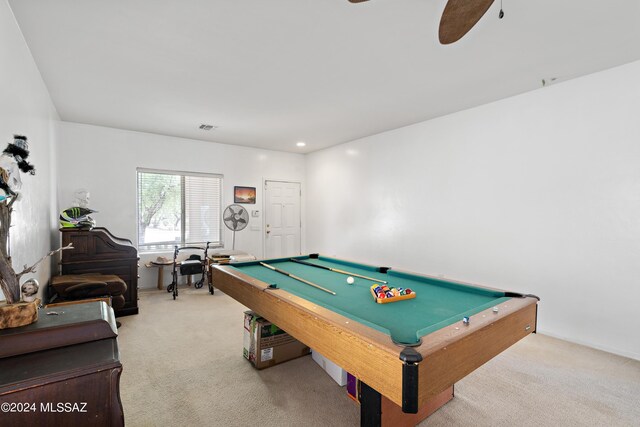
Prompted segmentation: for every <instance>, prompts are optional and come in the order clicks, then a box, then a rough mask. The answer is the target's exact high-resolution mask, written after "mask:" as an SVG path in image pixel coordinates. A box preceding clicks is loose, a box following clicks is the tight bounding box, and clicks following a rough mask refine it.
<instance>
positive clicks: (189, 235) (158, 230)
mask: <svg viewBox="0 0 640 427" xmlns="http://www.w3.org/2000/svg"><path fill="white" fill-rule="evenodd" d="M221 210H222V175H214V174H200V173H189V172H172V171H155V170H146V169H138V248H139V249H140V250H142V251H144V250H154V249H169V248H171V249H173V246H175V245H178V246H185V245H198V244H203V243H206V242H211V243H212V246H222V237H221V230H220V224H221V222H220V216H221Z"/></svg>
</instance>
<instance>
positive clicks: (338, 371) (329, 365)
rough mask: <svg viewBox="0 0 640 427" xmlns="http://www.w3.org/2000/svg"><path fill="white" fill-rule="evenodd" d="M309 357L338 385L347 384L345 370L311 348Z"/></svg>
mask: <svg viewBox="0 0 640 427" xmlns="http://www.w3.org/2000/svg"><path fill="white" fill-rule="evenodd" d="M311 357H312V358H313V360H315V362H316V363H317V364H318V365H320V366H321V367H322V369H324V371H325V372H326V373H327V374H329V376H330V377H331V378H333V380H334V381H335V382H337V383H338V385H339V386H340V387H342V386H344V385H346V384H347V371H345V370H344V369H342V368H341V367H340V366H338V365H336V364H335V363H333V362H332V361H331V360H329V359H327V358H326V357H324V356H323V355H321V354H320V353H318V352H317V351H315V350H311Z"/></svg>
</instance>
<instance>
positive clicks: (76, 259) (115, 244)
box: [60, 227, 140, 316]
mask: <svg viewBox="0 0 640 427" xmlns="http://www.w3.org/2000/svg"><path fill="white" fill-rule="evenodd" d="M60 232H61V233H62V246H66V245H68V244H69V243H73V247H74V248H75V249H72V250H67V251H62V260H61V261H60V264H61V267H62V268H61V273H62V274H83V273H101V274H115V275H117V276H119V277H120V278H121V279H122V280H124V281H125V283H126V284H127V291H126V292H125V293H124V298H125V305H124V307H122V308H120V309H118V310H116V316H126V315H129V314H138V260H139V259H140V258H139V257H138V250H137V249H136V247H135V246H134V245H133V243H132V242H131V240H128V239H122V238H119V237H115V236H114V235H113V234H111V233H110V232H109V230H107V229H106V228H103V227H95V228H92V229H78V228H62V229H60Z"/></svg>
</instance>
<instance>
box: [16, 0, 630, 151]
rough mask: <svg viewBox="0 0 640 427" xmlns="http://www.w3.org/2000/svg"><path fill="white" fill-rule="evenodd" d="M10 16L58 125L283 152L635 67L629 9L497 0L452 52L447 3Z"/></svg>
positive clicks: (25, 3)
mask: <svg viewBox="0 0 640 427" xmlns="http://www.w3.org/2000/svg"><path fill="white" fill-rule="evenodd" d="M9 3H10V5H11V8H12V9H13V11H14V13H15V16H16V18H17V21H18V23H19V25H20V27H21V29H22V31H23V33H24V36H25V39H26V40H27V43H28V45H29V47H30V48H31V51H32V53H33V56H34V58H35V60H36V63H37V65H38V67H39V69H40V71H41V73H42V76H43V78H44V80H45V83H46V84H47V87H48V88H49V91H50V93H51V96H52V98H53V102H54V103H55V105H56V108H57V109H58V113H59V114H60V117H61V118H62V119H63V120H66V121H72V122H80V123H89V124H96V125H102V126H110V127H116V128H121V129H131V130H138V131H143V132H152V133H158V134H163V135H173V136H180V137H185V138H194V139H201V140H207V141H215V142H222V143H227V144H238V145H247V146H253V147H262V148H270V149H275V150H284V151H293V152H311V151H315V150H318V149H320V148H323V147H328V146H331V145H335V144H338V143H341V142H346V141H349V140H353V139H356V138H359V137H363V136H367V135H371V134H375V133H379V132H383V131H385V130H389V129H394V128H398V127H401V126H404V125H407V124H411V123H415V122H419V121H423V120H426V119H430V118H433V117H437V116H441V115H444V114H447V113H451V112H454V111H459V110H463V109H466V108H469V107H473V106H476V105H480V104H484V103H487V102H491V101H494V100H497V99H501V98H505V97H508V96H512V95H515V94H518V93H522V92H525V91H529V90H533V89H536V88H540V87H541V79H542V78H549V77H559V78H560V80H562V79H567V78H573V77H576V76H579V75H584V74H588V73H591V72H595V71H599V70H602V69H605V68H609V67H612V66H616V65H619V64H623V63H627V62H631V61H634V60H637V59H640V1H638V0H609V1H605V0H598V1H596V0H555V1H552V0H504V3H503V4H504V10H505V18H504V19H502V20H499V19H498V18H497V15H498V11H499V9H500V1H499V0H498V1H496V3H494V5H493V6H492V7H491V9H490V10H489V12H488V13H487V15H485V16H484V17H483V19H482V20H481V21H480V23H479V24H478V25H477V26H476V27H475V28H473V29H472V30H471V32H469V34H467V35H466V36H465V37H464V38H463V39H462V40H461V41H459V42H457V43H455V44H453V45H449V46H442V45H440V44H439V43H438V23H439V18H440V14H441V13H442V10H443V9H444V5H445V3H446V0H371V1H369V2H367V3H361V4H351V3H349V2H348V1H347V0H181V1H178V0H174V1H169V0H135V1H132V0H110V1H104V0H83V1H77V0H56V1H51V0H9ZM201 123H207V124H213V125H216V126H219V128H218V129H216V130H214V131H210V132H205V131H201V130H199V129H198V126H199V125H200V124H201ZM297 141H306V142H307V147H305V148H302V149H300V148H297V147H296V146H295V143H296V142H297ZM89 143H90V142H89Z"/></svg>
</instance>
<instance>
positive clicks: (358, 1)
mask: <svg viewBox="0 0 640 427" xmlns="http://www.w3.org/2000/svg"><path fill="white" fill-rule="evenodd" d="M365 1H369V0H349V3H362V2H365Z"/></svg>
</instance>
